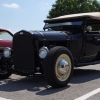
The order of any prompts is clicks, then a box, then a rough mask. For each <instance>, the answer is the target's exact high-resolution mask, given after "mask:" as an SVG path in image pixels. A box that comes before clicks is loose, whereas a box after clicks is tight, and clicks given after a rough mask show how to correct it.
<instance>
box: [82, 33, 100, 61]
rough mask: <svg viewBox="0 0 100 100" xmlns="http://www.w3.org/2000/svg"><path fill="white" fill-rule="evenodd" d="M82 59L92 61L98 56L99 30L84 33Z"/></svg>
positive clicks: (99, 50)
mask: <svg viewBox="0 0 100 100" xmlns="http://www.w3.org/2000/svg"><path fill="white" fill-rule="evenodd" d="M84 47H85V48H84V52H83V53H84V60H85V61H92V60H94V59H96V58H98V59H99V58H100V57H99V56H98V55H100V33H99V32H88V33H86V35H85V45H84Z"/></svg>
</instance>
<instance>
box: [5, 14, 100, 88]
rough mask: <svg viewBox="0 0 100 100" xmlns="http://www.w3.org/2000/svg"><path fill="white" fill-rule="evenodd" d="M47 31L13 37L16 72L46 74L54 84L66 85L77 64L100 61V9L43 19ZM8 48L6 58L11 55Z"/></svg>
mask: <svg viewBox="0 0 100 100" xmlns="http://www.w3.org/2000/svg"><path fill="white" fill-rule="evenodd" d="M44 22H45V25H44V27H43V29H44V31H27V30H21V31H19V32H17V33H16V34H14V37H13V60H14V66H13V71H14V72H16V74H20V75H26V76H32V75H33V76H34V75H35V74H37V73H41V74H43V75H44V77H45V79H46V81H47V82H48V84H49V85H51V86H52V87H63V86H66V85H67V84H68V83H69V81H70V79H71V78H72V74H73V69H74V67H80V66H86V65H93V64H99V63H100V31H99V30H100V12H91V13H80V14H71V15H65V16H60V17H56V18H52V19H47V20H44ZM9 53H10V50H9V49H8V51H7V53H6V54H7V55H8V56H7V55H6V56H5V57H7V58H9Z"/></svg>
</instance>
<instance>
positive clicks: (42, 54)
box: [39, 46, 49, 59]
mask: <svg viewBox="0 0 100 100" xmlns="http://www.w3.org/2000/svg"><path fill="white" fill-rule="evenodd" d="M48 52H49V49H48V48H47V47H45V46H43V47H42V48H40V49H39V57H40V58H41V59H44V58H45V57H46V56H47V53H48Z"/></svg>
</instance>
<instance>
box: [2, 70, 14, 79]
mask: <svg viewBox="0 0 100 100" xmlns="http://www.w3.org/2000/svg"><path fill="white" fill-rule="evenodd" d="M11 74H12V73H11V72H0V79H7V78H8V77H9V76H10V75H11Z"/></svg>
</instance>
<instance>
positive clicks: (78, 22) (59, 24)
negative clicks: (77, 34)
mask: <svg viewBox="0 0 100 100" xmlns="http://www.w3.org/2000/svg"><path fill="white" fill-rule="evenodd" d="M82 23H83V22H82V21H77V22H62V23H46V24H45V26H44V28H51V27H57V26H73V25H74V26H76V25H82Z"/></svg>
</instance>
